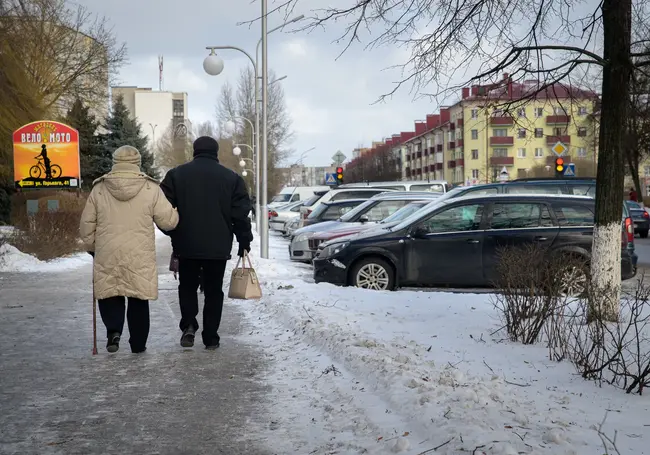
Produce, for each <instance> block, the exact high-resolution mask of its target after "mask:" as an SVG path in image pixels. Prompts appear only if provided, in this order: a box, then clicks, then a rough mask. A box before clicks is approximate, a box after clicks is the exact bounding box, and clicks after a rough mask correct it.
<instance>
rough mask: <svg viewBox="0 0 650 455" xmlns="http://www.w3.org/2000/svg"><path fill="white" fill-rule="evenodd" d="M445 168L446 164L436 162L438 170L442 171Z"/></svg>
mask: <svg viewBox="0 0 650 455" xmlns="http://www.w3.org/2000/svg"><path fill="white" fill-rule="evenodd" d="M443 168H444V166H443V165H442V163H436V171H442V169H443Z"/></svg>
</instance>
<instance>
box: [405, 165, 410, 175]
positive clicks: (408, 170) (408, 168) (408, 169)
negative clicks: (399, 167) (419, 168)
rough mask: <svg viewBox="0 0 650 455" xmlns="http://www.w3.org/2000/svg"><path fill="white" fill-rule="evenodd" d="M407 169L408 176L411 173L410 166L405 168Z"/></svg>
mask: <svg viewBox="0 0 650 455" xmlns="http://www.w3.org/2000/svg"><path fill="white" fill-rule="evenodd" d="M405 171H406V176H407V177H408V176H410V175H411V168H410V167H407V168H406V169H405Z"/></svg>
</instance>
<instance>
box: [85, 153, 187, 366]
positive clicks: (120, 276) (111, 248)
mask: <svg viewBox="0 0 650 455" xmlns="http://www.w3.org/2000/svg"><path fill="white" fill-rule="evenodd" d="M140 164H141V157H140V152H138V150H137V149H136V148H134V147H131V146H123V147H120V148H118V149H117V150H115V152H114V153H113V168H112V170H111V172H109V173H108V174H106V175H104V176H102V177H100V178H98V179H97V180H95V181H94V182H93V189H92V191H91V193H90V196H89V198H88V202H87V203H86V207H85V209H84V211H83V214H82V215H81V227H80V230H81V239H82V240H83V242H84V244H85V246H86V249H87V251H88V252H89V253H90V254H92V255H93V256H94V258H95V260H94V271H93V272H94V273H93V280H94V289H95V298H97V300H98V302H99V312H100V314H101V317H102V321H104V325H105V326H106V332H107V338H108V342H107V343H106V349H107V350H108V352H117V350H118V349H119V343H120V337H121V335H122V329H123V327H124V312H125V299H128V310H126V317H127V321H128V324H129V333H130V334H131V337H130V339H129V344H130V345H131V351H132V352H134V353H139V352H144V351H145V350H146V344H147V338H148V336H149V300H156V299H157V298H158V270H157V266H156V240H155V230H154V223H155V224H156V225H157V226H158V227H159V228H160V229H162V230H164V231H171V230H173V229H174V228H175V227H176V225H177V224H178V212H177V211H176V209H175V208H173V207H172V206H171V204H170V203H169V201H168V200H167V198H166V197H165V195H164V194H163V192H162V190H161V189H160V186H159V184H158V182H157V181H156V180H154V179H152V178H150V177H148V176H147V175H146V174H144V173H143V172H141V171H140Z"/></svg>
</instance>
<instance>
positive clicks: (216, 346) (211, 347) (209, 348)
mask: <svg viewBox="0 0 650 455" xmlns="http://www.w3.org/2000/svg"><path fill="white" fill-rule="evenodd" d="M218 347H219V342H218V341H217V344H212V345H209V346H206V347H205V349H207V350H208V351H214V350H216V349H217V348H218Z"/></svg>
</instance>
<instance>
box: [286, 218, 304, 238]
mask: <svg viewBox="0 0 650 455" xmlns="http://www.w3.org/2000/svg"><path fill="white" fill-rule="evenodd" d="M300 221H301V220H300V218H295V219H293V220H289V221H287V222H286V223H284V237H289V238H291V237H293V233H294V232H296V231H297V230H298V229H300V224H301V223H300Z"/></svg>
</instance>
